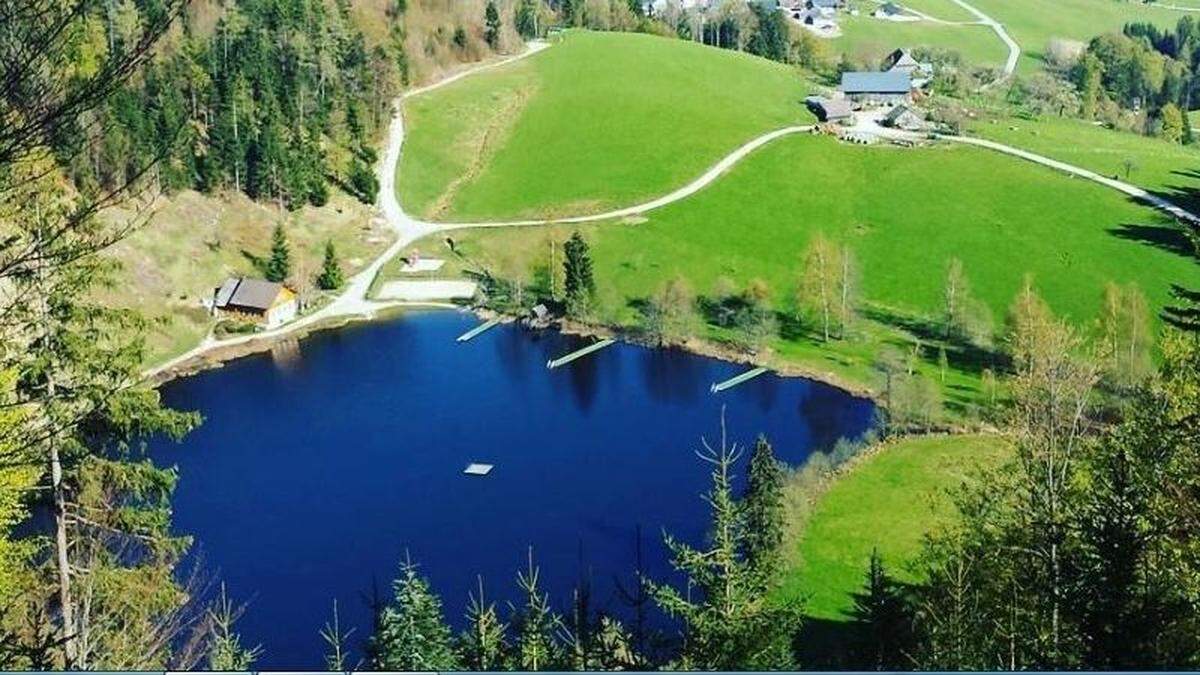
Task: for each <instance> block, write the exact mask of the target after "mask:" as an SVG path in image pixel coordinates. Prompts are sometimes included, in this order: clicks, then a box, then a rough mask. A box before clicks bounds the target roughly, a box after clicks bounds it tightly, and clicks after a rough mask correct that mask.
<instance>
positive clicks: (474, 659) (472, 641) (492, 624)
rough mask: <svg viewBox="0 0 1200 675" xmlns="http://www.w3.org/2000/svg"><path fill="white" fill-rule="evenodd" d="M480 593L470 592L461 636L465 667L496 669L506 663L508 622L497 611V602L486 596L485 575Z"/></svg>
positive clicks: (470, 668) (479, 580)
mask: <svg viewBox="0 0 1200 675" xmlns="http://www.w3.org/2000/svg"><path fill="white" fill-rule="evenodd" d="M478 582H479V594H478V595H476V594H475V593H471V597H470V601H469V603H470V604H469V605H468V606H467V628H466V630H464V631H463V632H462V635H460V636H459V639H458V651H459V653H460V654H462V658H463V663H462V665H463V667H464V668H467V669H468V670H479V671H486V670H497V669H498V668H500V667H501V666H502V665H503V664H504V658H505V651H506V649H507V644H506V634H507V631H508V625H507V624H505V623H504V622H503V621H501V620H500V617H499V616H497V614H496V606H495V605H494V604H492V603H488V602H486V601H485V600H484V595H483V577H478Z"/></svg>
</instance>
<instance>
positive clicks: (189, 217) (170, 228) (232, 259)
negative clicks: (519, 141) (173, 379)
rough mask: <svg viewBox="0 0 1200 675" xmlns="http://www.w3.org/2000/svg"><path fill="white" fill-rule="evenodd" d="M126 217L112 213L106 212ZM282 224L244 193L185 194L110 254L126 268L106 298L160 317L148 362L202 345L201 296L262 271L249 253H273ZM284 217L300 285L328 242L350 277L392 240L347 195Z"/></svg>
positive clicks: (206, 323)
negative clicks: (231, 280) (275, 231)
mask: <svg viewBox="0 0 1200 675" xmlns="http://www.w3.org/2000/svg"><path fill="white" fill-rule="evenodd" d="M125 215H127V214H125V213H123V212H112V213H109V214H108V217H112V218H121V217H124V216H125ZM279 221H280V215H279V212H278V210H277V209H276V208H274V207H272V206H266V205H262V204H256V203H254V202H252V201H250V200H249V199H247V198H245V197H242V196H241V195H233V196H227V197H225V198H220V197H208V196H204V195H201V194H199V193H196V192H191V191H184V192H181V193H179V194H176V195H174V196H172V197H171V199H170V200H169V201H168V200H164V201H163V203H161V204H159V205H158V206H157V211H156V212H155V214H154V216H153V217H152V218H151V220H150V222H149V223H147V224H146V225H145V227H143V228H142V229H140V230H139V231H137V232H136V233H134V234H133V235H132V236H131V237H129V238H128V239H126V240H124V241H122V242H120V243H119V244H117V245H116V246H115V247H113V248H112V249H111V250H110V251H109V252H108V255H111V256H112V257H113V258H115V259H116V260H117V261H118V262H120V263H121V271H120V272H119V275H118V280H117V283H116V284H115V285H114V286H113V288H111V289H108V290H106V291H105V292H104V293H103V295H102V298H103V299H104V300H105V301H107V302H109V303H111V304H112V305H114V306H120V307H132V308H136V309H138V310H140V311H141V312H142V313H143V314H144V315H145V316H146V317H147V318H148V319H151V320H152V321H154V322H155V323H154V325H153V326H152V330H151V332H150V335H149V336H148V344H147V347H148V354H147V356H148V359H147V361H148V363H156V362H160V361H163V360H166V359H168V358H170V357H172V356H175V355H178V354H180V353H182V352H185V351H187V350H188V349H190V348H192V347H195V346H196V345H197V344H199V343H200V340H201V339H203V337H204V336H205V335H206V334H207V333H208V331H209V328H210V327H211V325H212V320H211V318H210V317H209V316H208V314H207V313H206V312H205V311H204V309H203V308H202V307H201V305H200V301H201V300H202V299H205V298H208V297H210V295H211V293H212V289H213V288H214V287H216V286H217V285H219V284H220V283H221V281H222V280H224V278H225V277H227V276H230V275H239V274H245V275H253V276H258V275H259V274H258V273H257V272H256V271H255V267H254V264H253V263H252V261H251V256H260V257H261V256H264V255H265V254H266V253H267V250H268V248H269V247H270V242H271V231H272V229H274V227H275V224H276V223H278V222H279ZM284 222H285V223H286V225H285V231H286V232H287V236H288V240H289V244H290V248H291V256H292V270H293V275H292V276H293V279H292V283H294V284H296V285H297V286H298V287H303V286H306V285H307V286H311V282H310V281H309V280H310V279H311V277H312V276H313V275H315V274H316V273H317V271H318V270H319V267H320V262H321V257H322V255H323V253H324V246H325V241H326V240H327V239H329V240H332V241H333V242H334V245H335V246H336V248H337V250H338V256H339V258H340V259H341V262H342V268H343V270H345V271H346V272H347V274H349V273H353V272H356V271H358V270H359V269H361V268H363V267H365V266H366V265H367V264H368V263H369V262H370V261H371V260H372V259H373V258H374V257H375V255H377V254H378V253H379V252H380V251H382V250H383V249H384V248H385V247H386V246H387V245H388V244H389V243H390V242H391V241H392V235H391V233H390V232H389V231H387V230H385V229H384V228H383V227H381V226H377V225H373V224H372V210H371V208H370V207H367V206H365V205H363V204H360V203H359V202H357V201H355V200H354V199H353V198H350V197H347V196H345V195H341V194H335V195H334V196H333V198H332V199H331V201H330V203H329V204H328V205H326V206H325V207H322V208H319V209H318V208H313V207H305V208H303V209H300V210H299V211H297V212H295V213H293V214H289V215H288V216H287V217H286V219H285V221H284Z"/></svg>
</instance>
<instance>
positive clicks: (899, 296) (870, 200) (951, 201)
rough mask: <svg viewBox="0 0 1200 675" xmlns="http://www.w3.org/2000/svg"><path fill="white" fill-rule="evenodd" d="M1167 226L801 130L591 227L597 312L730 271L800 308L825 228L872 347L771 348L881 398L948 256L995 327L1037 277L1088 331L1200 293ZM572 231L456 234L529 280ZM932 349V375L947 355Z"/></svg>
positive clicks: (987, 158) (927, 312) (1083, 192)
mask: <svg viewBox="0 0 1200 675" xmlns="http://www.w3.org/2000/svg"><path fill="white" fill-rule="evenodd" d="M1170 228H1171V226H1170V225H1169V224H1167V223H1165V222H1163V221H1162V220H1161V217H1160V216H1159V215H1158V214H1157V213H1156V212H1154V211H1152V210H1150V209H1149V208H1147V207H1144V206H1141V205H1139V204H1135V203H1133V202H1130V201H1129V200H1127V199H1126V198H1125V197H1124V196H1122V195H1120V194H1118V193H1116V192H1114V191H1112V190H1109V189H1107V188H1104V187H1101V186H1098V185H1096V184H1093V183H1090V182H1087V181H1084V180H1080V179H1077V178H1070V177H1067V176H1064V175H1061V174H1058V173H1056V172H1053V171H1051V170H1049V169H1046V168H1043V167H1039V166H1037V165H1033V164H1030V163H1027V162H1023V161H1019V160H1016V159H1013V158H1011V157H1007V156H1004V155H1000V154H998V153H993V152H989V151H986V150H982V149H978V148H971V147H957V146H956V147H951V146H935V147H931V148H921V149H904V148H896V147H879V146H875V147H862V146H856V145H847V144H843V143H840V142H838V141H836V140H834V139H831V138H829V137H823V136H822V137H814V136H808V135H796V136H789V137H785V138H783V139H780V140H777V141H775V142H774V143H772V144H771V145H768V146H766V147H764V148H762V149H760V150H758V151H757V152H755V153H754V154H752V155H751V156H750V157H748V158H747V159H746V160H744V161H743V162H742V163H740V164H739V165H737V166H736V167H734V168H733V169H732V170H731V171H730V172H729V173H728V174H726V175H725V176H723V177H722V178H720V179H719V180H718V181H717V182H715V183H714V184H713V185H711V186H709V187H708V188H707V189H705V190H704V191H702V192H700V193H698V194H696V195H694V196H692V197H690V198H689V199H686V200H684V201H681V202H677V203H675V204H672V205H670V206H667V207H664V208H662V209H660V210H657V211H653V212H650V213H648V214H646V216H645V217H644V218H639V219H635V220H631V221H626V222H623V223H608V224H601V225H590V226H583V227H581V228H578V229H581V231H583V232H584V233H585V235H586V236H587V238H588V239H589V240H590V242H591V245H592V251H593V256H594V259H595V269H596V278H597V285H598V291H597V293H598V297H597V309H596V313H597V318H598V319H600V320H601V321H605V322H609V323H613V324H617V325H624V326H633V325H635V324H636V322H637V321H638V317H639V314H638V311H637V309H636V307H637V304H638V302H639V301H640V300H642V299H645V298H647V297H648V296H650V295H651V294H652V293H653V292H654V291H655V289H657V288H659V287H660V286H661V285H662V284H664V283H665V282H666V281H667V280H669V279H672V278H674V277H677V276H680V277H683V278H685V279H687V280H688V282H689V283H690V285H691V287H692V288H693V289H695V292H696V293H698V294H705V293H709V292H711V291H712V289H713V288H714V286H715V284H716V282H717V280H718V278H721V277H726V278H728V279H731V280H733V281H734V282H735V283H737V284H738V285H744V284H745V283H747V282H748V281H750V280H751V279H762V280H764V281H766V282H767V283H768V285H769V286H770V288H771V290H772V302H773V303H774V304H775V306H776V308H777V309H778V310H779V311H780V312H783V313H788V312H790V311H791V308H792V307H793V306H794V302H793V301H794V298H795V294H796V289H797V286H798V280H799V277H800V274H801V271H802V257H803V255H804V250H805V247H806V246H807V245H808V243H809V241H811V239H812V238H813V237H814V236H815V235H817V234H818V233H819V234H822V235H824V236H826V237H828V238H830V239H833V240H835V241H837V242H840V243H843V244H845V245H846V246H848V247H849V248H850V249H851V250H852V251H853V252H854V256H855V258H856V259H857V261H858V266H859V268H860V270H861V290H862V296H863V299H864V301H865V302H864V303H863V306H864V311H863V314H864V316H865V317H866V319H867V320H865V321H863V322H862V323H861V324H860V326H859V328H858V330H859V332H860V338H859V339H858V340H849V341H844V342H835V343H830V344H824V343H820V342H814V341H812V340H809V339H807V338H803V337H794V338H793V339H783V338H781V339H779V340H778V341H777V342H776V344H774V345H773V346H774V351H775V353H776V357H777V358H778V359H779V360H780V362H781V363H784V364H794V365H799V366H802V367H803V368H804V369H807V370H810V371H813V372H815V373H819V374H829V375H831V376H832V377H833V379H836V380H839V381H849V382H853V383H856V384H859V385H862V386H869V385H870V384H871V383H873V381H874V377H875V376H874V375H873V373H872V371H871V363H872V361H873V359H874V357H875V354H876V353H877V352H878V350H879V349H880V347H881V346H882V345H884V344H887V343H893V344H896V345H898V346H902V345H906V344H908V343H909V342H910V341H911V339H910V338H908V339H906V338H905V337H904V335H906V334H907V333H908V332H910V331H913V330H914V329H915V328H919V326H915V325H916V324H918V323H920V322H921V321H927V320H928V319H930V318H931V317H935V316H937V313H938V312H939V311H940V307H941V297H942V295H941V294H942V289H943V287H944V280H945V275H946V267H947V264H948V262H949V261H950V259H951V258H959V259H960V260H962V262H963V264H964V268H965V270H966V273H967V275H968V277H969V279H970V282H971V286H972V290H973V293H974V294H975V295H976V296H977V297H979V298H980V299H982V300H983V301H984V302H986V303H987V305H988V306H989V307H990V308H991V310H992V313H993V316H994V317H995V319H996V323H997V325H999V324H1000V323H1001V322H1002V320H1003V317H1004V313H1005V311H1006V308H1007V307H1008V305H1009V303H1010V302H1011V300H1012V298H1013V297H1014V296H1015V294H1016V293H1017V291H1018V289H1019V288H1020V286H1021V284H1022V282H1023V279H1024V277H1025V276H1026V275H1031V276H1032V278H1033V280H1034V283H1035V285H1036V286H1037V288H1038V290H1039V292H1041V293H1042V294H1043V295H1044V296H1045V298H1046V299H1047V301H1048V302H1049V303H1050V305H1051V307H1053V308H1054V309H1055V310H1056V311H1057V312H1059V313H1061V314H1063V315H1066V316H1068V317H1070V318H1071V319H1072V320H1073V321H1074V322H1075V323H1076V324H1077V325H1079V326H1081V327H1084V328H1086V327H1088V326H1089V325H1090V324H1091V322H1092V321H1093V320H1094V318H1095V317H1096V316H1097V314H1098V312H1099V309H1100V302H1101V292H1102V289H1103V287H1104V285H1105V283H1107V282H1109V281H1114V282H1118V283H1122V284H1127V283H1135V284H1137V286H1138V287H1139V288H1141V289H1142V291H1143V292H1144V293H1145V294H1146V295H1147V297H1148V298H1149V299H1150V302H1151V305H1152V306H1153V307H1156V308H1157V307H1161V306H1162V305H1163V304H1165V303H1166V302H1168V300H1169V295H1168V292H1169V291H1168V289H1169V284H1170V283H1172V282H1181V281H1182V282H1185V283H1190V284H1192V285H1195V284H1196V283H1197V282H1198V281H1200V280H1198V279H1197V277H1198V276H1200V275H1198V274H1197V270H1196V266H1195V264H1194V261H1193V260H1192V259H1191V258H1189V257H1187V256H1185V255H1183V254H1181V253H1179V252H1176V251H1174V250H1172V248H1171V247H1170V246H1169V245H1165V244H1164V243H1163V242H1164V241H1168V242H1169V241H1170V238H1171V237H1172V236H1173V233H1174V230H1173V229H1170ZM571 229H572V228H569V227H565V226H556V227H554V228H523V229H505V230H475V231H463V232H459V233H457V234H456V235H455V239H456V241H457V242H458V245H459V250H460V251H462V252H463V254H464V255H465V256H466V257H467V258H468V259H469V260H470V261H471V262H472V264H473V265H475V266H477V267H483V268H486V269H489V270H490V271H492V272H493V273H495V274H497V275H500V276H503V277H509V278H513V277H516V276H523V277H525V278H529V274H530V272H529V270H531V269H532V268H533V267H534V266H536V265H539V264H541V265H544V264H546V262H547V260H548V255H549V241H550V239H551V238H555V239H558V240H560V241H561V240H562V238H564V237H565V236H567V234H568V232H569V231H571ZM917 332H918V333H919V330H918V331H917ZM708 337H711V338H717V339H719V338H721V337H722V336H721V335H720V334H719V333H715V332H712V331H710V333H709V335H708ZM926 351H927V357H928V358H929V359H930V362H929V363H927V364H926V365H927V367H930V368H932V367H933V366H934V363H933V361H932V359H934V358H935V357H936V355H935V354H929V353H928V352H929V350H926ZM949 358H950V361H951V365H952V366H954V365H959V366H961V368H960V369H959V370H960V371H963V372H954V373H952V374H951V375H950V376H949V377H948V378H946V380H945V382H944V383H943V384H944V385H945V386H944V391H945V393H946V396H947V399H948V400H950V401H951V402H952V403H953V402H954V401H955V400H956V399H961V400H960V402H965V401H968V400H970V399H971V397H972V396H973V395H974V394H973V392H974V390H975V388H976V381H975V380H974V379H973V375H972V373H974V374H977V372H978V367H979V364H972V363H967V362H960V361H959V359H958V355H957V354H956V353H955V352H954V351H950V354H949ZM930 372H932V370H931V371H930ZM939 377H940V374H939ZM959 378H961V379H959Z"/></svg>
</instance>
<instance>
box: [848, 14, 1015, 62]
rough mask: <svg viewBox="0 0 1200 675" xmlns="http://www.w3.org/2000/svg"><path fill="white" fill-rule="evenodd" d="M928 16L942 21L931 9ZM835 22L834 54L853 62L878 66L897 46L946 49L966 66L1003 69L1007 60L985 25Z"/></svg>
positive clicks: (869, 18) (870, 19) (865, 20)
mask: <svg viewBox="0 0 1200 675" xmlns="http://www.w3.org/2000/svg"><path fill="white" fill-rule="evenodd" d="M929 4H932V3H929ZM953 6H954V7H957V5H953ZM922 11H925V10H922ZM959 11H962V10H961V9H960V10H959ZM929 13H930V14H932V15H933V16H937V17H938V18H943V15H942V14H941V13H940V12H939V13H934V10H932V9H931V10H929ZM944 18H945V19H946V20H947V21H971V20H974V19H973V17H963V16H954V17H953V18H951V17H950V16H947V17H944ZM838 23H839V24H840V25H841V27H842V36H841V37H839V38H836V39H834V40H833V41H832V42H831V46H832V47H833V49H834V51H835V52H839V53H841V52H844V53H846V54H848V55H849V56H850V57H851V58H852V59H853V60H854V62H855V63H878V62H879V61H880V60H881V59H882V58H883V57H884V56H885V55H887V54H889V53H891V52H892V50H894V49H896V48H897V47H905V48H913V47H937V48H941V49H949V50H952V51H956V52H958V53H959V54H961V55H962V57H963V60H964V61H965V62H967V63H969V64H973V65H983V66H995V67H997V68H998V67H1001V66H1003V65H1004V60H1005V59H1006V58H1007V57H1008V49H1007V48H1006V47H1005V46H1004V43H1003V42H1001V41H1000V38H998V37H996V34H995V33H993V32H992V30H991V29H990V28H988V27H986V26H979V25H967V26H957V25H947V24H940V23H933V22H930V21H918V22H913V23H898V22H894V21H882V20H880V19H876V18H874V17H872V16H870V15H869V14H861V15H859V16H841V17H839V19H838Z"/></svg>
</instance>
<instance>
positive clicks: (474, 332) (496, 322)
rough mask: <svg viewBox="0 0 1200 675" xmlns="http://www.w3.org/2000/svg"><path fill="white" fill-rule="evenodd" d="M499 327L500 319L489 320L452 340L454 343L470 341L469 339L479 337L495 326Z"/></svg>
mask: <svg viewBox="0 0 1200 675" xmlns="http://www.w3.org/2000/svg"><path fill="white" fill-rule="evenodd" d="M499 325H500V319H491V320H489V321H486V322H484V323H481V324H479V325H478V326H476V327H474V328H472V329H471V330H469V331H467V332H465V333H463V334H462V335H459V336H458V337H457V338H455V339H454V341H455V342H466V341H467V340H470V339H471V338H473V337H475V336H476V335H479V334H480V333H482V332H483V331H485V330H488V329H489V328H495V327H496V326H499Z"/></svg>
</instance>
